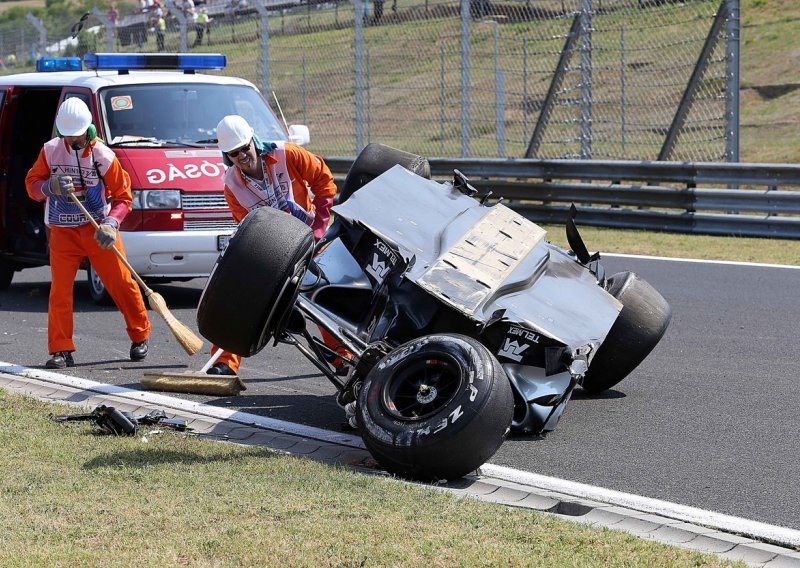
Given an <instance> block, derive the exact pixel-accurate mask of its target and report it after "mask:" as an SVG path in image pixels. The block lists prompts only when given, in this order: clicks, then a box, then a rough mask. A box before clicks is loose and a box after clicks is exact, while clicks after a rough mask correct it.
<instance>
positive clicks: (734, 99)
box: [725, 0, 741, 162]
mask: <svg viewBox="0 0 800 568" xmlns="http://www.w3.org/2000/svg"><path fill="white" fill-rule="evenodd" d="M727 2H728V20H727V23H726V25H725V158H726V159H727V161H729V162H738V161H739V38H740V37H741V36H740V34H739V32H740V20H739V15H740V11H739V10H740V0H727Z"/></svg>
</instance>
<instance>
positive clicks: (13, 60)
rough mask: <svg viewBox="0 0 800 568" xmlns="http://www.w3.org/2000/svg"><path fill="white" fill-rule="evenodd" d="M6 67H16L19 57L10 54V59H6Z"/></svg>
mask: <svg viewBox="0 0 800 568" xmlns="http://www.w3.org/2000/svg"><path fill="white" fill-rule="evenodd" d="M6 65H7V66H9V67H14V66H16V65H17V55H16V54H14V53H9V54H8V57H6Z"/></svg>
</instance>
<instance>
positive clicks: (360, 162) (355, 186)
mask: <svg viewBox="0 0 800 568" xmlns="http://www.w3.org/2000/svg"><path fill="white" fill-rule="evenodd" d="M396 165H401V166H403V167H404V168H405V169H407V170H409V171H411V172H413V173H415V174H417V175H418V176H421V177H424V178H425V179H431V166H430V164H429V163H428V160H427V159H426V158H423V157H422V156H418V155H417V154H411V153H409V152H404V151H403V150H398V149H397V148H392V147H391V146H386V145H384V144H377V143H374V142H373V143H372V144H367V146H366V147H365V148H364V149H363V150H361V152H360V153H359V154H358V156H356V159H355V160H354V161H353V164H352V165H351V166H350V170H349V171H348V172H347V177H345V179H344V183H343V184H342V187H341V188H340V189H339V197H338V202H339V203H344V202H345V201H347V199H348V198H349V197H350V196H351V195H353V194H354V193H355V192H356V191H358V190H359V189H360V188H361V187H363V186H364V185H366V184H367V183H369V182H370V181H372V180H373V179H375V178H376V177H378V176H379V175H381V174H382V173H384V172H385V171H387V170H389V169H391V168H392V167H394V166H396Z"/></svg>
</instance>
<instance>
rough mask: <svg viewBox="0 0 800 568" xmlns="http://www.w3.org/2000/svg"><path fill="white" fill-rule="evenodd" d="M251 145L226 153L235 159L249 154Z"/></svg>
mask: <svg viewBox="0 0 800 568" xmlns="http://www.w3.org/2000/svg"><path fill="white" fill-rule="evenodd" d="M250 144H251V142H248V143H247V144H246V145H245V146H242V147H241V148H236V150H231V151H230V152H225V153H226V154H228V157H229V158H235V157H237V156H238V155H239V154H241V153H242V152H247V151H248V150H249V149H250Z"/></svg>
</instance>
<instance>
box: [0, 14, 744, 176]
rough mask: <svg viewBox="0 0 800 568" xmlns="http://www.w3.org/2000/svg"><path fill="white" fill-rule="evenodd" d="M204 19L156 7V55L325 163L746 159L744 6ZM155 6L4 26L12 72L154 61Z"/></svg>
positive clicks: (1, 44)
mask: <svg viewBox="0 0 800 568" xmlns="http://www.w3.org/2000/svg"><path fill="white" fill-rule="evenodd" d="M200 7H203V8H205V10H206V12H207V14H208V15H209V17H210V20H209V22H208V24H206V25H201V26H200V27H201V28H202V38H201V40H200V41H199V42H198V41H197V39H198V31H197V25H196V23H195V20H194V19H193V16H192V14H191V12H190V11H188V10H186V8H185V6H184V5H183V4H182V3H180V2H177V1H176V2H173V1H172V0H164V2H163V11H164V13H165V14H166V24H167V30H166V33H165V35H164V38H163V39H164V45H163V51H167V52H182V51H192V52H199V51H208V52H220V53H224V54H226V55H227V57H228V61H229V64H228V67H227V69H226V70H225V71H224V72H223V73H224V74H229V75H236V76H240V77H244V78H246V79H249V80H251V81H253V82H254V83H255V84H256V85H258V86H259V87H260V88H261V89H262V90H263V91H264V92H265V95H267V96H268V97H269V98H270V99H271V102H272V103H273V106H277V105H275V102H276V100H277V101H278V102H279V105H280V107H281V109H282V111H283V114H284V115H285V116H286V118H287V120H288V122H290V123H304V124H308V125H309V127H310V129H311V134H312V143H311V149H313V150H314V151H316V152H318V153H320V154H322V155H355V154H356V153H357V152H358V151H359V150H360V149H361V148H363V147H364V146H365V145H366V144H368V143H369V142H373V141H375V142H381V143H384V144H389V145H391V146H395V147H399V148H403V149H406V150H410V151H413V152H415V153H419V154H423V155H428V156H441V157H462V158H470V157H499V158H504V157H529V158H556V159H608V160H614V159H628V160H646V159H654V160H655V159H660V160H673V161H737V160H738V119H739V117H738V90H739V77H738V66H739V61H738V41H739V0H683V1H681V2H677V1H674V0H369V1H367V2H365V1H364V0H348V1H331V2H313V1H306V2H295V1H293V0H285V1H284V0H263V2H259V1H257V2H252V1H251V2H250V3H248V1H247V0H233V3H232V2H231V1H230V0H208V1H207V2H205V3H204V4H199V3H198V4H197V5H196V6H195V13H197V12H199V10H200ZM155 10H156V5H154V7H151V8H149V9H148V11H147V12H146V13H142V12H139V13H135V14H125V15H121V16H120V18H119V19H118V20H117V22H116V25H115V26H114V25H112V23H111V22H110V20H109V18H108V14H102V13H100V12H98V11H97V10H94V11H93V12H92V15H91V17H89V18H88V20H86V21H85V22H84V25H83V30H81V32H80V33H78V34H77V35H76V37H75V38H74V39H73V38H70V37H67V36H68V35H70V33H71V31H70V27H69V26H66V25H64V24H63V23H61V24H59V25H58V26H56V25H50V24H48V26H49V27H48V26H44V24H42V22H39V23H38V24H37V23H36V22H34V21H33V20H35V19H33V18H29V19H28V21H27V22H26V24H25V25H23V26H18V29H15V30H10V29H5V30H0V52H1V53H2V54H3V55H4V57H5V61H6V63H7V62H8V54H10V53H15V55H16V60H17V66H20V65H22V64H24V63H25V62H27V63H29V62H30V60H32V58H33V56H35V55H37V54H42V53H53V54H64V53H66V54H81V51H83V50H88V51H92V50H98V51H107V50H112V49H113V50H116V51H136V52H149V51H156V50H157V49H158V42H157V40H156V24H157V22H156V18H155V16H154V15H155ZM73 25H74V24H73ZM41 28H45V29H44V32H43V31H42V29H41ZM50 28H53V29H50ZM89 30H94V31H89ZM65 37H67V39H60V40H59V41H55V42H53V40H52V39H50V38H65ZM273 93H274V95H273ZM276 110H277V109H276Z"/></svg>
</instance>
